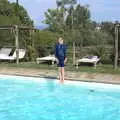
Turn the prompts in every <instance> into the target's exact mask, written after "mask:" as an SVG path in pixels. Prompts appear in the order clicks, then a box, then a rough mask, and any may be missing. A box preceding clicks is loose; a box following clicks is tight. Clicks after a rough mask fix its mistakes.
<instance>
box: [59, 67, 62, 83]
mask: <svg viewBox="0 0 120 120" xmlns="http://www.w3.org/2000/svg"><path fill="white" fill-rule="evenodd" d="M59 80H60V81H61V80H62V72H61V67H59Z"/></svg>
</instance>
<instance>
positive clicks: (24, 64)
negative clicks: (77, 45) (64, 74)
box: [0, 62, 120, 74]
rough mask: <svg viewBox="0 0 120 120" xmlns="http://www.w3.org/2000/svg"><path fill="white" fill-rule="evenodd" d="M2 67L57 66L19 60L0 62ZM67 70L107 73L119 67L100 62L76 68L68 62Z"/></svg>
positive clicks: (52, 68) (112, 72)
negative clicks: (93, 65) (17, 62)
mask: <svg viewBox="0 0 120 120" xmlns="http://www.w3.org/2000/svg"><path fill="white" fill-rule="evenodd" d="M3 67H14V68H17V69H19V68H28V69H32V68H34V69H49V70H57V69H58V68H57V66H56V65H54V66H52V65H48V64H39V65H38V64H36V63H34V62H21V63H20V64H19V65H16V63H7V62H0V68H3ZM65 69H66V70H67V71H76V72H87V73H109V74H120V68H118V69H117V70H114V69H113V65H110V64H100V65H98V66H97V67H96V69H95V68H94V67H92V66H81V65H80V66H79V68H78V69H77V68H76V67H75V66H73V65H72V63H71V64H70V63H68V64H67V66H66V67H65Z"/></svg>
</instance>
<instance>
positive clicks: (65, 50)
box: [64, 45, 67, 63]
mask: <svg viewBox="0 0 120 120" xmlns="http://www.w3.org/2000/svg"><path fill="white" fill-rule="evenodd" d="M66 52H67V47H66V45H65V49H64V55H65V60H64V63H66V62H67V55H66Z"/></svg>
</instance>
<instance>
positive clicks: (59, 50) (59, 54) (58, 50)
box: [55, 43, 66, 67]
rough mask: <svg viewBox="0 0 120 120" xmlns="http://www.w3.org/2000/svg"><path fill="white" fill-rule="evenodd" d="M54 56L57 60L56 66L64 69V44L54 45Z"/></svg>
mask: <svg viewBox="0 0 120 120" xmlns="http://www.w3.org/2000/svg"><path fill="white" fill-rule="evenodd" d="M55 56H56V58H57V59H58V60H59V63H58V66H59V67H64V66H65V65H64V60H65V58H66V45H65V44H59V43H58V44H56V47H55Z"/></svg>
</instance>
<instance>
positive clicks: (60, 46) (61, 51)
mask: <svg viewBox="0 0 120 120" xmlns="http://www.w3.org/2000/svg"><path fill="white" fill-rule="evenodd" d="M55 56H56V59H57V64H58V67H59V78H60V82H61V83H63V82H64V66H65V63H66V62H67V57H66V45H65V44H64V40H63V38H62V37H60V38H59V39H58V43H57V44H56V47H55Z"/></svg>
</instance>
